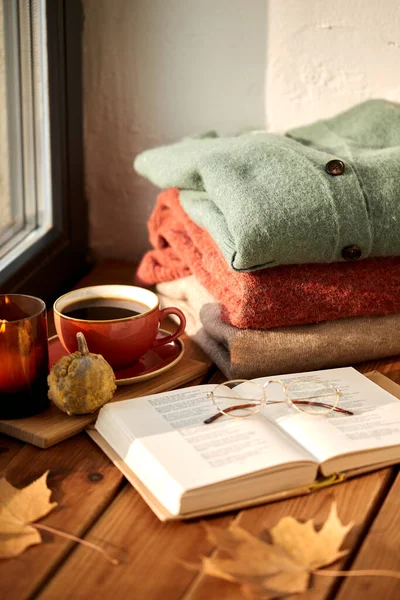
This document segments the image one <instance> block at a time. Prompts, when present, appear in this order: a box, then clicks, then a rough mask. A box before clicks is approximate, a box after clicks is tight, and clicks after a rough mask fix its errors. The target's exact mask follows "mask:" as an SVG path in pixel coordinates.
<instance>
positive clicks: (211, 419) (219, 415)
mask: <svg viewBox="0 0 400 600" xmlns="http://www.w3.org/2000/svg"><path fill="white" fill-rule="evenodd" d="M254 406H255V405H254V404H240V405H239V406H229V407H228V408H225V410H224V412H218V413H217V414H215V415H213V416H212V417H208V419H206V420H205V421H203V423H205V424H206V425H208V424H209V423H213V422H214V421H216V420H217V419H219V418H220V417H222V416H223V415H224V414H225V413H227V412H231V411H233V410H237V409H241V408H253V407H254Z"/></svg>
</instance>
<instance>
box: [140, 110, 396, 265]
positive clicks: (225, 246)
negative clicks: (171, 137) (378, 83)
mask: <svg viewBox="0 0 400 600" xmlns="http://www.w3.org/2000/svg"><path fill="white" fill-rule="evenodd" d="M333 159H339V160H341V161H342V162H343V163H344V172H343V173H342V174H339V175H336V176H334V175H332V174H329V173H328V172H327V171H326V165H327V163H328V162H329V161H331V160H333ZM134 166H135V169H136V171H137V172H138V173H139V174H141V175H143V176H145V177H147V178H148V179H150V181H152V182H153V183H154V184H155V185H157V186H159V187H160V188H168V187H177V188H179V189H180V190H181V193H180V201H181V203H182V206H183V208H184V209H185V211H186V212H187V213H188V215H189V216H190V217H191V218H192V219H193V220H194V221H195V222H196V223H197V224H198V225H199V226H200V227H203V228H205V229H207V230H208V231H209V233H210V234H211V236H212V237H213V238H214V240H215V241H216V243H217V244H218V246H219V247H220V248H221V250H222V252H223V253H224V255H225V258H226V260H227V261H228V263H229V264H230V265H231V267H232V268H233V269H234V270H236V271H251V270H255V269H261V268H264V267H272V266H276V265H279V264H294V263H297V264H302V263H329V262H337V261H341V260H344V257H346V252H345V251H344V249H346V248H348V247H353V248H356V250H357V253H356V256H355V257H356V258H357V257H360V258H367V257H373V256H394V255H400V110H399V109H398V108H397V107H396V106H395V105H393V104H390V103H389V102H386V101H384V100H369V101H367V102H364V103H363V104H360V105H358V106H355V107H353V108H351V109H350V110H348V111H346V112H344V113H341V114H339V115H337V116H335V117H333V118H332V119H328V120H326V121H318V122H316V123H313V124H311V125H307V126H305V127H301V128H298V129H293V130H291V131H288V132H287V133H286V135H274V134H268V133H257V134H255V133H254V134H251V133H250V134H245V135H241V136H236V137H225V138H218V137H203V138H196V139H194V138H193V139H185V140H182V141H180V142H178V143H176V144H172V145H169V146H163V147H160V148H155V149H153V150H147V151H145V152H143V153H142V154H140V155H139V156H138V157H137V158H136V160H135V164H134ZM328 170H329V167H328ZM353 257H354V256H353ZM347 258H348V256H347Z"/></svg>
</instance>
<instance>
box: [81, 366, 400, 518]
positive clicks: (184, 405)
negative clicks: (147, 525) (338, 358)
mask: <svg viewBox="0 0 400 600" xmlns="http://www.w3.org/2000/svg"><path fill="white" fill-rule="evenodd" d="M296 376H299V377H300V376H301V377H318V378H319V379H322V380H326V381H329V382H330V383H331V384H333V385H334V386H335V387H336V388H338V389H339V390H340V391H341V392H342V393H343V396H342V397H341V400H340V406H341V407H343V408H346V409H348V410H351V411H352V412H354V416H344V415H343V414H338V413H330V414H329V416H328V415H325V416H323V417H321V416H319V417H315V416H311V415H307V414H302V413H299V412H298V411H296V410H294V409H291V408H289V407H288V406H287V405H286V404H272V405H266V406H265V407H264V408H263V410H262V412H261V413H259V414H257V415H254V416H251V417H249V418H245V419H232V418H229V417H226V416H225V417H222V418H221V419H218V420H217V421H215V422H214V423H212V424H210V425H205V424H204V420H205V419H207V418H208V417H210V416H211V415H212V414H213V412H215V409H214V408H213V406H212V403H211V401H210V400H209V399H208V398H207V392H209V391H211V390H213V389H214V388H215V384H212V385H201V386H195V387H188V388H184V389H178V390H173V391H169V392H164V393H160V394H154V395H152V396H146V397H143V398H136V399H133V400H125V401H123V402H114V403H111V404H107V405H105V406H104V407H103V408H102V409H101V410H100V413H99V416H98V419H97V421H96V424H95V426H94V430H91V431H88V433H89V435H91V437H92V438H93V439H94V440H95V441H96V442H97V443H98V444H99V445H100V446H101V447H102V448H103V450H104V451H105V452H106V453H107V454H108V455H109V456H110V458H111V459H112V460H113V461H114V463H115V464H116V465H117V466H118V467H119V468H120V469H121V471H122V472H123V473H124V475H125V476H126V477H127V478H128V479H129V481H131V483H132V484H133V485H134V486H135V488H136V489H137V490H138V492H139V493H140V494H141V495H142V496H143V498H144V499H145V500H146V502H147V503H148V504H149V506H150V507H151V508H152V509H153V510H154V512H155V513H156V514H157V516H158V517H159V518H160V519H162V520H165V519H169V518H188V517H193V516H198V515H203V514H208V513H214V512H221V511H223V510H230V509H232V508H239V507H243V506H250V505H253V504H257V503H260V502H265V501H268V500H275V499H277V498H280V497H288V496H289V495H298V494H301V493H308V492H310V491H312V490H313V489H314V488H318V487H319V486H320V485H326V483H330V482H337V481H340V480H342V479H343V478H345V477H347V476H351V475H354V474H358V473H361V472H366V471H369V470H373V469H374V468H375V469H376V468H378V467H380V466H384V465H388V464H393V463H396V462H400V402H399V400H398V398H400V386H398V385H397V384H396V383H394V382H393V381H391V380H389V379H388V378H386V377H385V376H384V375H382V374H380V373H377V372H374V373H372V374H370V375H369V377H366V376H364V375H362V374H360V373H359V372H358V371H356V370H355V369H353V368H351V367H348V368H339V369H329V370H324V371H314V372H311V373H310V372H308V373H298V374H296ZM289 378H293V375H287V376H281V377H280V379H281V380H282V381H285V379H289ZM268 379H274V378H273V377H271V378H268V377H265V378H259V379H256V380H255V381H257V382H266V381H268ZM384 388H385V389H384Z"/></svg>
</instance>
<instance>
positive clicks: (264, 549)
mask: <svg viewBox="0 0 400 600" xmlns="http://www.w3.org/2000/svg"><path fill="white" fill-rule="evenodd" d="M352 526H353V523H349V524H348V525H343V524H342V523H341V521H340V519H339V518H338V515H337V509H336V504H335V503H333V504H332V506H331V510H330V513H329V516H328V518H327V520H326V521H325V523H324V525H323V527H322V528H321V529H320V530H319V531H317V530H316V529H315V526H314V522H313V521H312V520H309V521H307V522H306V523H300V522H299V521H296V519H294V518H293V517H284V518H283V519H281V520H280V521H279V523H277V525H275V527H273V528H272V529H271V530H270V534H271V537H272V543H268V542H264V541H262V540H261V539H259V538H258V537H256V536H254V535H252V534H251V533H248V532H247V531H245V530H244V529H242V528H241V527H239V526H238V525H236V524H235V523H232V524H231V525H230V527H229V528H228V529H220V528H218V527H209V526H208V527H207V534H208V539H209V540H210V541H211V542H212V543H213V544H215V545H216V546H217V547H218V548H219V549H220V550H224V551H225V552H227V553H228V554H229V555H230V556H231V558H218V557H203V558H202V565H201V567H200V570H201V571H202V572H203V573H205V574H207V575H212V576H214V577H219V578H221V579H226V580H228V581H231V582H234V583H239V584H241V585H242V586H243V589H244V591H246V592H247V594H249V593H250V594H251V595H252V596H257V597H263V598H276V597H277V596H282V595H286V594H293V593H299V592H304V591H305V590H306V589H307V587H308V585H309V581H310V575H311V573H312V572H313V571H315V569H318V568H319V567H322V566H324V565H327V564H331V563H333V562H335V561H336V560H338V559H339V558H341V557H342V556H343V555H344V554H346V551H345V550H344V551H343V550H340V546H341V545H342V543H343V540H344V538H345V536H346V535H347V533H348V531H349V530H350V529H351V528H352Z"/></svg>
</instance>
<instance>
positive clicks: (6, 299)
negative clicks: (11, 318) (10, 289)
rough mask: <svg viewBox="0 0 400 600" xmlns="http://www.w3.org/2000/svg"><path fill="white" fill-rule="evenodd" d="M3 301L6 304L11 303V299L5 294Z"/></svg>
mask: <svg viewBox="0 0 400 600" xmlns="http://www.w3.org/2000/svg"><path fill="white" fill-rule="evenodd" d="M4 302H5V303H6V304H11V300H10V298H9V297H8V296H6V297H5V300H4Z"/></svg>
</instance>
